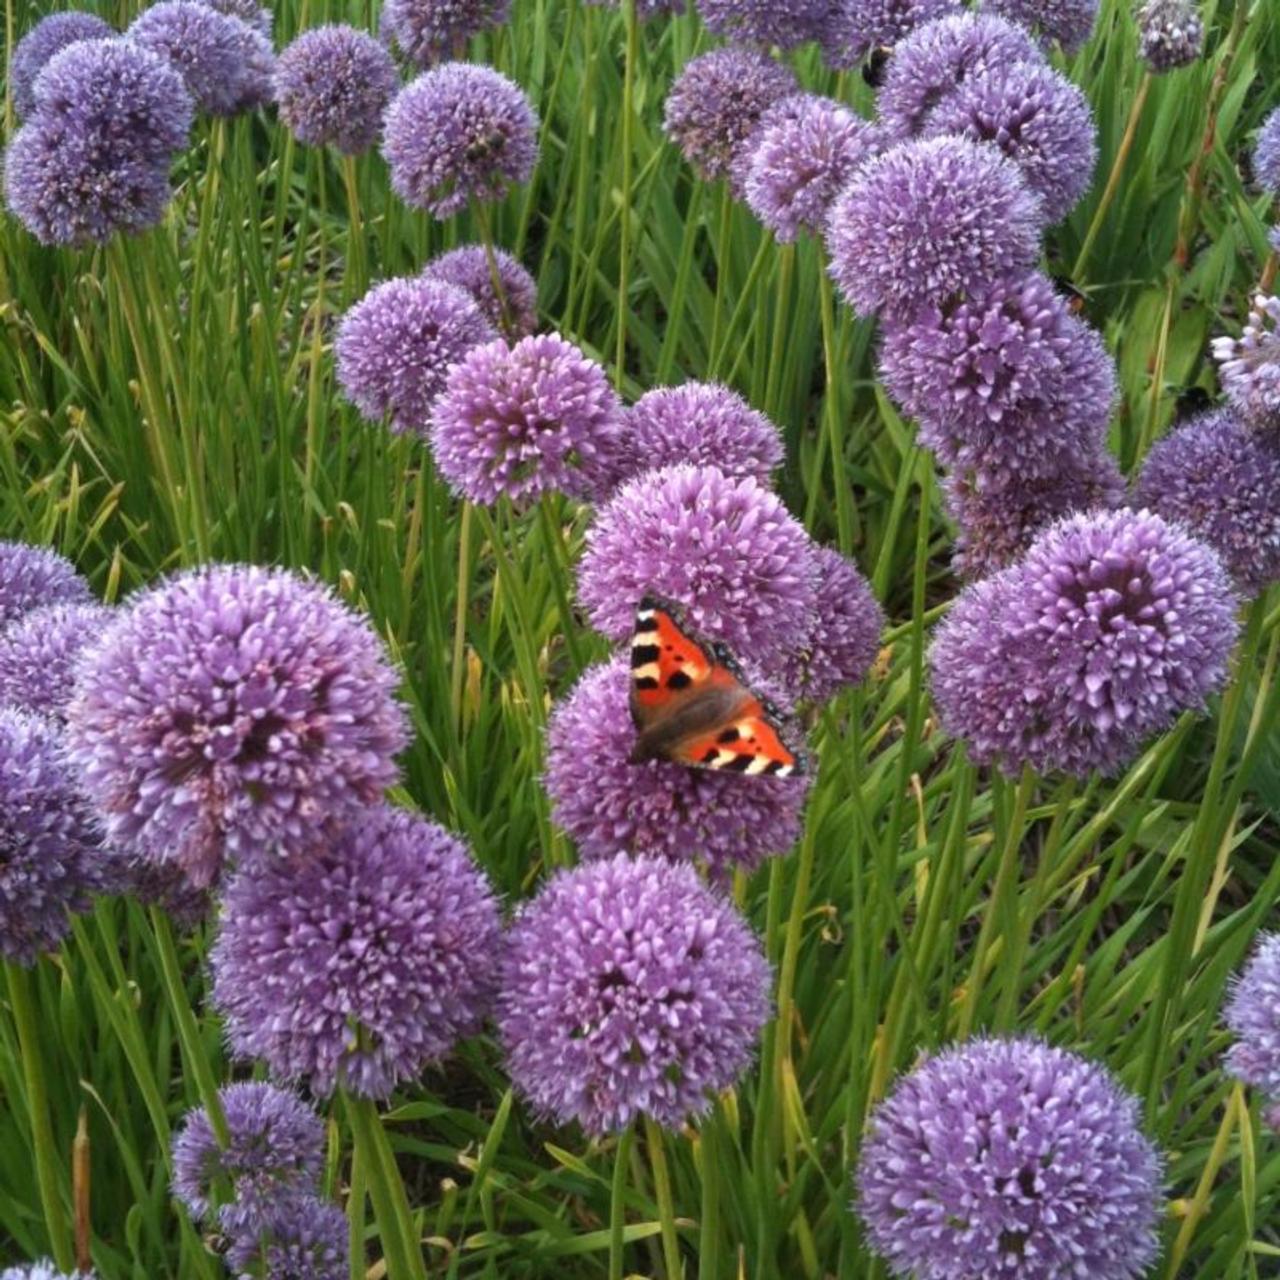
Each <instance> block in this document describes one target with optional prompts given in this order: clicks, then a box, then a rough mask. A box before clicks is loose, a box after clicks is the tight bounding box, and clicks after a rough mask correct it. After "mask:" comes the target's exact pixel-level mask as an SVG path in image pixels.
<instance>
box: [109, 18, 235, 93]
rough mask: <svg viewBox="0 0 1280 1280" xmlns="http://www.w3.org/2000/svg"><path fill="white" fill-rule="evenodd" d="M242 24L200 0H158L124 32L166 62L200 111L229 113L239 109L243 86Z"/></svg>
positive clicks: (134, 41) (135, 42)
mask: <svg viewBox="0 0 1280 1280" xmlns="http://www.w3.org/2000/svg"><path fill="white" fill-rule="evenodd" d="M246 25H247V24H245V23H243V22H241V21H240V19H239V18H233V17H231V16H229V15H228V14H225V13H219V12H218V11H217V10H216V9H213V8H210V6H209V5H207V4H202V3H200V0H160V3H159V4H153V5H152V6H151V7H150V8H149V9H144V10H143V11H142V13H141V14H140V15H139V16H138V17H137V18H135V19H134V22H133V25H132V26H131V27H130V28H129V32H128V35H129V39H130V40H131V41H132V42H133V43H134V44H137V45H140V46H141V47H142V48H144V49H150V50H151V51H152V52H153V53H156V54H159V55H160V56H161V57H162V58H166V59H167V60H168V61H169V62H170V63H171V64H172V66H173V67H174V69H175V70H176V71H177V72H178V73H179V75H181V76H182V78H183V80H184V81H185V82H186V86H187V88H188V89H189V90H190V91H191V96H192V97H193V98H194V99H195V100H196V105H197V106H198V107H199V108H200V110H201V111H207V112H209V114H210V115H217V116H229V115H234V114H235V113H236V112H237V111H239V110H241V109H242V106H243V105H244V98H245V95H246V91H247V87H248V86H247V85H246V80H247V78H248V75H249V67H248V63H247V60H246V53H247V52H248V45H247V43H246V40H245V35H244V29H245V27H246Z"/></svg>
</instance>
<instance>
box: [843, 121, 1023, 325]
mask: <svg viewBox="0 0 1280 1280" xmlns="http://www.w3.org/2000/svg"><path fill="white" fill-rule="evenodd" d="M1042 223H1043V209H1042V207H1041V204H1040V201H1039V200H1038V199H1037V197H1036V196H1035V195H1034V194H1032V192H1031V190H1030V189H1029V188H1028V187H1027V186H1026V184H1025V182H1024V181H1023V178H1022V175H1021V174H1020V173H1019V171H1018V168H1017V166H1016V165H1015V164H1014V163H1013V162H1012V161H1011V160H1009V159H1007V158H1006V157H1005V156H1003V155H1002V154H1001V153H1000V152H999V150H997V149H996V148H995V147H994V146H992V145H991V144H989V143H985V142H974V141H972V140H971V139H969V138H961V137H941V138H928V139H922V140H918V141H913V142H906V143H901V144H899V145H898V146H896V147H894V148H892V149H891V150H889V151H886V152H885V153H884V154H883V155H881V156H878V157H877V158H875V159H873V160H870V161H868V163H867V164H865V165H863V166H862V168H861V169H859V170H858V172H857V174H856V175H855V176H854V179H853V181H852V182H851V183H850V184H849V186H848V187H847V188H846V189H845V191H844V193H843V194H842V195H841V196H840V198H839V199H838V200H837V201H836V202H835V204H834V205H833V206H832V209H831V215H830V217H829V218H828V221H827V249H828V252H829V253H830V256H831V275H832V277H833V278H834V280H835V282H836V284H837V285H838V286H839V287H840V290H841V292H842V293H843V294H844V296H845V298H846V299H847V300H848V301H849V302H850V303H851V304H852V305H853V307H854V308H855V310H857V311H858V313H859V314H861V315H864V316H866V315H871V314H872V313H874V312H877V311H881V310H884V311H886V312H887V313H888V314H889V315H890V316H893V317H901V316H904V315H908V314H910V313H911V312H912V311H914V310H915V309H916V308H918V307H921V306H925V305H928V304H933V305H935V306H943V305H945V304H946V303H947V302H948V301H949V300H951V299H952V298H953V297H954V296H955V295H956V294H961V293H968V292H972V291H973V290H976V289H982V288H984V287H988V286H990V285H992V284H994V283H995V282H996V281H997V280H998V279H999V278H1000V277H1001V276H1003V275H1006V274H1009V273H1011V272H1018V271H1022V270H1025V269H1027V268H1029V267H1030V266H1031V265H1032V263H1033V262H1034V261H1035V260H1036V258H1037V256H1038V255H1039V251H1040V230H1041V226H1042Z"/></svg>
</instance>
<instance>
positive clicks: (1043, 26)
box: [983, 0, 1098, 53]
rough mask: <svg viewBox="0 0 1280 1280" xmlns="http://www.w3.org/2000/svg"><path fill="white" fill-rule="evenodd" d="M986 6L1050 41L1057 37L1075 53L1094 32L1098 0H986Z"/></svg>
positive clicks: (1063, 46) (1067, 48)
mask: <svg viewBox="0 0 1280 1280" xmlns="http://www.w3.org/2000/svg"><path fill="white" fill-rule="evenodd" d="M983 7H984V9H986V10H989V11H990V12H992V13H998V14H1001V15H1002V16H1003V17H1006V18H1008V19H1009V21H1010V22H1016V23H1019V24H1020V25H1021V26H1024V27H1026V28H1027V29H1028V30H1030V31H1035V32H1036V33H1038V34H1039V36H1040V38H1041V39H1042V40H1044V41H1045V42H1046V43H1049V42H1051V41H1054V40H1056V41H1057V42H1058V43H1059V44H1060V45H1061V46H1062V49H1063V52H1065V53H1075V52H1076V51H1077V50H1078V49H1080V47H1081V46H1082V45H1083V44H1084V43H1085V41H1087V40H1088V39H1089V37H1090V36H1091V35H1092V34H1093V24H1094V23H1095V22H1096V21H1097V20H1098V0H985V3H984V6H983Z"/></svg>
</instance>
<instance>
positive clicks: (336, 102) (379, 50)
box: [274, 24, 400, 155]
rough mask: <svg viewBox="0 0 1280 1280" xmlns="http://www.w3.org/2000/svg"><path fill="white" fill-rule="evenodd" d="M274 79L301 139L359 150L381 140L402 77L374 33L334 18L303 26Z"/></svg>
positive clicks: (283, 114)
mask: <svg viewBox="0 0 1280 1280" xmlns="http://www.w3.org/2000/svg"><path fill="white" fill-rule="evenodd" d="M274 83H275V100H276V105H277V107H278V108H279V111H280V119H281V120H282V121H283V122H284V124H285V127H286V128H288V130H289V131H290V132H291V133H292V134H293V136H294V137H295V138H297V139H298V141H299V142H305V143H307V144H308V145H309V146H313V147H323V146H334V147H336V148H337V149H338V150H339V151H341V152H343V153H345V154H346V155H358V154H359V153H360V152H362V151H367V150H368V149H369V148H370V147H371V146H373V144H374V142H375V141H377V137H378V131H379V130H380V129H381V127H382V116H383V113H384V112H385V111H386V109H387V103H388V102H390V101H391V95H392V94H393V93H395V91H396V88H397V87H398V85H399V83H400V77H399V76H398V75H397V73H396V66H395V63H394V62H392V60H391V55H390V54H389V53H388V52H387V51H386V49H385V48H384V47H383V46H382V45H380V44H379V43H378V42H377V41H376V40H375V39H374V38H373V37H372V36H371V35H368V34H366V33H365V32H363V31H357V30H356V29H355V28H354V27H349V26H346V25H340V24H330V25H327V26H322V27H314V28H312V29H311V30H310V31H306V32H304V33H303V34H302V35H300V36H299V37H298V38H297V39H296V40H295V41H294V42H293V43H292V44H291V45H289V47H288V48H287V49H285V51H284V52H283V53H282V54H281V55H280V58H279V60H278V61H277V62H276V68H275V82H274Z"/></svg>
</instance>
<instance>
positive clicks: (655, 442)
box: [619, 382, 784, 488]
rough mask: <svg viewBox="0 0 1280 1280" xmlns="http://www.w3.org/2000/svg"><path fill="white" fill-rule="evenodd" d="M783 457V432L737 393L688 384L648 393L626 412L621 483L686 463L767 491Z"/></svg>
mask: <svg viewBox="0 0 1280 1280" xmlns="http://www.w3.org/2000/svg"><path fill="white" fill-rule="evenodd" d="M783 456H784V450H783V445H782V435H781V433H780V432H779V431H778V428H777V427H776V426H774V424H773V423H772V422H770V421H769V419H768V418H766V417H765V415H764V414H763V413H760V412H758V411H757V410H755V409H753V408H752V407H751V406H750V405H749V404H748V403H747V402H746V401H745V400H744V399H743V398H742V397H741V396H740V395H739V394H738V393H737V392H736V391H732V390H730V389H729V388H728V387H725V386H721V385H720V384H719V383H716V382H686V383H684V384H683V385H682V386H679V387H658V388H656V389H655V390H653V391H648V392H646V393H645V394H644V395H642V396H641V397H640V399H639V400H637V401H636V402H635V404H633V405H632V406H631V408H630V409H628V410H627V415H626V426H625V433H624V437H623V441H622V459H621V461H620V463H619V471H620V475H619V481H621V480H630V479H631V478H632V477H634V476H638V475H641V474H642V473H643V472H645V471H651V470H655V469H657V468H660V467H669V466H674V465H676V464H677V463H680V462H685V463H688V464H689V465H691V466H695V467H703V466H715V467H718V468H719V469H720V470H721V471H723V472H724V474H725V475H726V476H730V477H732V478H734V479H748V478H749V479H752V480H755V481H756V482H757V483H758V484H760V485H761V486H762V487H766V488H767V487H768V486H769V484H770V483H771V481H772V478H773V473H774V472H775V471H776V470H777V469H778V468H779V467H780V466H781V465H782V461H783Z"/></svg>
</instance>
